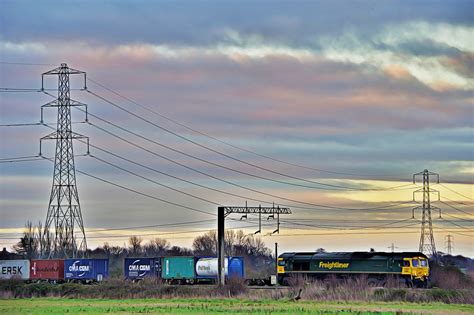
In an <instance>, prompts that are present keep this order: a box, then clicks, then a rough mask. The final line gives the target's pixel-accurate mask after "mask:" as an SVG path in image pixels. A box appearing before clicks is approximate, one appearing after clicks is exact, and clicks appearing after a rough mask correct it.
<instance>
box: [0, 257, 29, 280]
mask: <svg viewBox="0 0 474 315" xmlns="http://www.w3.org/2000/svg"><path fill="white" fill-rule="evenodd" d="M14 278H15V279H24V280H28V279H29V278H30V261H29V260H26V259H22V260H0V279H2V280H6V279H14Z"/></svg>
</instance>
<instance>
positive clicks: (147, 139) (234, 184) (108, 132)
mask: <svg viewBox="0 0 474 315" xmlns="http://www.w3.org/2000/svg"><path fill="white" fill-rule="evenodd" d="M45 93H46V94H47V95H49V96H52V95H51V94H49V93H47V92H45ZM52 97H54V96H52ZM78 110H81V111H83V110H82V109H79V108H78ZM83 112H84V111H83ZM89 116H91V117H94V118H96V119H98V120H100V121H102V122H105V123H107V124H109V125H111V126H113V127H115V128H117V129H120V130H122V131H125V132H127V133H129V134H132V135H134V136H136V137H139V138H141V139H144V140H146V141H148V142H151V143H153V144H156V145H159V146H164V145H163V144H161V143H159V142H156V141H154V140H152V139H149V138H147V137H145V136H142V135H140V134H137V133H136V132H133V131H131V130H128V129H127V128H124V127H121V126H119V125H117V124H115V123H113V122H110V121H108V120H107V119H104V118H102V117H99V116H97V115H94V114H92V113H90V112H89ZM89 124H90V125H92V126H93V127H95V128H97V129H99V130H101V131H102V132H104V133H107V134H109V135H111V136H113V137H115V138H117V139H120V140H121V141H124V142H126V143H128V144H130V145H132V146H135V147H137V148H139V149H141V150H144V151H146V152H148V153H150V154H152V155H155V156H158V157H160V158H162V159H164V160H166V161H168V162H171V163H173V164H176V165H179V166H181V167H184V168H186V169H189V170H192V171H194V172H197V173H199V174H202V175H204V176H207V177H210V178H213V179H215V180H218V181H221V182H224V183H227V184H230V185H233V186H236V187H239V188H242V189H245V190H249V191H252V192H256V193H260V194H263V195H267V196H270V197H274V198H279V199H282V200H287V201H291V202H296V203H300V204H306V205H311V206H316V207H323V208H328V209H338V210H355V211H357V210H362V211H365V210H379V209H384V208H389V207H394V206H397V205H401V204H408V203H412V202H411V201H409V202H401V203H397V204H391V205H388V206H381V207H375V208H359V209H356V208H343V207H333V206H327V205H317V204H314V203H307V202H302V201H297V200H293V199H289V198H285V197H281V196H276V195H273V194H269V193H265V192H262V191H258V190H255V189H252V188H249V187H246V186H243V185H239V184H236V183H233V182H230V181H227V180H224V179H221V178H218V177H216V176H213V175H211V174H208V173H205V172H201V171H199V170H197V169H195V168H192V167H189V166H187V165H185V164H183V163H180V162H177V161H174V160H172V159H169V158H167V157H165V156H163V155H161V154H159V153H156V152H154V151H151V150H149V149H146V148H144V147H142V146H140V145H138V144H136V143H134V142H131V141H129V140H126V139H125V138H123V137H121V136H118V135H116V134H114V133H113V132H111V131H108V130H106V129H104V128H102V127H99V126H97V125H95V124H92V123H91V122H90V121H89ZM165 147H167V146H165ZM167 148H168V147H167ZM170 149H171V150H174V149H172V148H170ZM185 154H186V153H185ZM205 162H207V161H205ZM211 163H212V162H211ZM410 185H412V184H410ZM247 199H249V200H251V199H252V198H247ZM263 202H267V201H263ZM267 203H268V202H267ZM282 206H283V205H282ZM292 207H294V208H295V206H292ZM299 208H303V207H299ZM310 210H314V209H310Z"/></svg>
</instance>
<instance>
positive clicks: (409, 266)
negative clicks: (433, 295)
mask: <svg viewBox="0 0 474 315" xmlns="http://www.w3.org/2000/svg"><path fill="white" fill-rule="evenodd" d="M402 275H405V276H409V277H410V279H411V281H412V282H413V283H415V284H417V285H422V286H426V285H427V282H428V276H429V265H428V259H426V258H425V257H411V258H403V268H402Z"/></svg>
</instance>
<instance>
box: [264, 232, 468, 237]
mask: <svg viewBox="0 0 474 315" xmlns="http://www.w3.org/2000/svg"><path fill="white" fill-rule="evenodd" d="M408 233H410V234H416V233H419V232H418V231H383V232H382V231H374V232H370V231H369V232H367V231H365V232H340V233H337V232H334V233H332V232H329V233H298V234H273V235H262V237H267V236H277V237H278V236H280V237H288V236H291V237H295V236H317V235H320V236H331V235H335V236H344V235H385V234H408ZM469 237H471V236H469ZM472 237H474V236H472Z"/></svg>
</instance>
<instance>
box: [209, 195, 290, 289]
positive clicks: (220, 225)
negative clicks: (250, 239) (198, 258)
mask: <svg viewBox="0 0 474 315" xmlns="http://www.w3.org/2000/svg"><path fill="white" fill-rule="evenodd" d="M232 213H241V214H243V216H242V218H246V217H247V215H248V214H249V213H254V214H258V215H259V226H258V231H257V232H255V234H257V233H260V232H261V231H262V219H261V218H262V214H267V215H269V218H273V219H274V218H275V214H277V220H278V222H277V229H276V230H275V231H273V232H272V234H273V233H280V214H291V210H290V209H289V208H280V207H279V206H277V207H276V208H275V206H273V207H262V206H258V207H248V206H247V203H245V206H243V207H242V206H222V207H217V256H218V259H217V272H218V279H217V280H218V283H219V285H221V286H222V285H224V284H225V267H224V231H225V218H226V217H227V216H228V215H230V214H232Z"/></svg>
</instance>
